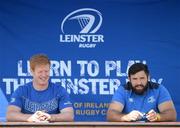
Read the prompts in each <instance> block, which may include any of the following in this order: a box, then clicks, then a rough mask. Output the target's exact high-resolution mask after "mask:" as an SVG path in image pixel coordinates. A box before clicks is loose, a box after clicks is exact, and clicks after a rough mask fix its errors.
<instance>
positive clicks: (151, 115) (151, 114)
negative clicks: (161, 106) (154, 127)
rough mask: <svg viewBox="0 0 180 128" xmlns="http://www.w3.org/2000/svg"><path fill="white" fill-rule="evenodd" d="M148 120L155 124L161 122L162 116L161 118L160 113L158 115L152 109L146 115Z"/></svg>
mask: <svg viewBox="0 0 180 128" xmlns="http://www.w3.org/2000/svg"><path fill="white" fill-rule="evenodd" d="M146 118H147V119H148V120H149V121H150V122H154V121H159V120H160V116H159V115H158V113H156V112H155V111H154V110H153V109H151V110H150V111H149V112H148V113H147V114H146Z"/></svg>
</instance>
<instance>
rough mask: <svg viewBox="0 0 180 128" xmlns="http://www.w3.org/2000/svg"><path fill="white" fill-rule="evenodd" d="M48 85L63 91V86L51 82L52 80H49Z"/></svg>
mask: <svg viewBox="0 0 180 128" xmlns="http://www.w3.org/2000/svg"><path fill="white" fill-rule="evenodd" d="M49 85H50V86H51V88H52V89H53V90H55V91H65V88H64V87H62V86H61V85H58V84H55V83H52V82H50V83H49Z"/></svg>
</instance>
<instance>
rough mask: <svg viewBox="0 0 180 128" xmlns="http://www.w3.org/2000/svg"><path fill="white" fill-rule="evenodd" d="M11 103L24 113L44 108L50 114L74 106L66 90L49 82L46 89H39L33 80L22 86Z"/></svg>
mask: <svg viewBox="0 0 180 128" xmlns="http://www.w3.org/2000/svg"><path fill="white" fill-rule="evenodd" d="M9 104H10V105H15V106H18V107H20V108H21V111H22V113H27V114H32V113H34V112H36V111H39V110H41V111H42V110H43V111H45V112H47V113H49V114H57V113H60V110H61V109H63V108H66V107H72V103H71V102H70V98H69V95H68V93H67V92H66V90H65V89H64V88H63V87H62V86H60V85H55V84H53V83H49V86H48V88H47V89H46V90H43V91H37V90H35V89H34V87H33V85H32V82H30V83H28V84H27V85H24V86H20V87H19V88H18V89H17V90H16V91H15V92H14V93H13V94H12V97H11V101H10V103H9Z"/></svg>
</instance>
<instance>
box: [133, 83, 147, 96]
mask: <svg viewBox="0 0 180 128" xmlns="http://www.w3.org/2000/svg"><path fill="white" fill-rule="evenodd" d="M139 86H140V87H141V88H142V89H137V87H139ZM147 88H148V86H147V85H145V86H144V85H142V84H139V85H136V86H135V87H132V91H133V92H134V93H135V94H137V95H143V94H144V92H146V90H147Z"/></svg>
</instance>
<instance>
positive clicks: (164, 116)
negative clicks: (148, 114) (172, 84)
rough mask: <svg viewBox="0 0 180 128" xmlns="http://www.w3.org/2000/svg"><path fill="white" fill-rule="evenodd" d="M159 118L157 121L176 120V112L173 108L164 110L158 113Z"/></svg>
mask: <svg viewBox="0 0 180 128" xmlns="http://www.w3.org/2000/svg"><path fill="white" fill-rule="evenodd" d="M159 115H160V119H159V121H176V118H177V114H176V111H175V110H173V109H170V110H166V111H164V112H161V113H159Z"/></svg>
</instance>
